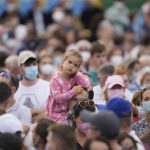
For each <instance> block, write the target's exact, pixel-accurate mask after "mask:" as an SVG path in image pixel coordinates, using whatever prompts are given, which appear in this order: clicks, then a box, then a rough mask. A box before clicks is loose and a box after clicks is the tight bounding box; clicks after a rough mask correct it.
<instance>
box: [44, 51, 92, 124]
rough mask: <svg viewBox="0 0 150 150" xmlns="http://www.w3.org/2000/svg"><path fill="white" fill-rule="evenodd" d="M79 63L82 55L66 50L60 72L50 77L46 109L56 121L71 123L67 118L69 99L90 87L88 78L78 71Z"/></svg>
mask: <svg viewBox="0 0 150 150" xmlns="http://www.w3.org/2000/svg"><path fill="white" fill-rule="evenodd" d="M81 64H82V57H81V55H80V54H79V53H78V52H77V51H76V50H70V51H67V52H66V54H65V55H64V58H63V60H62V63H61V66H60V67H61V68H60V72H59V73H58V74H56V75H54V76H53V77H52V78H51V81H50V95H49V98H48V100H47V106H46V109H47V111H48V114H49V117H50V118H51V119H52V120H54V121H56V122H58V123H64V124H71V122H70V120H69V119H68V115H69V114H68V112H69V101H70V100H71V98H73V97H74V96H76V95H78V94H80V93H82V91H83V89H88V88H89V87H90V82H89V80H88V79H87V78H86V77H85V76H84V75H83V74H81V73H79V68H80V66H81Z"/></svg>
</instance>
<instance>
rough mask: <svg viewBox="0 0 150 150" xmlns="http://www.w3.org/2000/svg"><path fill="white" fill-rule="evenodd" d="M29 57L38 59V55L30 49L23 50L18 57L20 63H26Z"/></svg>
mask: <svg viewBox="0 0 150 150" xmlns="http://www.w3.org/2000/svg"><path fill="white" fill-rule="evenodd" d="M29 58H34V59H37V58H36V55H35V54H34V53H33V52H31V51H29V50H25V51H23V52H21V53H20V54H19V57H18V61H19V65H21V64H24V63H25V62H26V61H27V60H28V59H29Z"/></svg>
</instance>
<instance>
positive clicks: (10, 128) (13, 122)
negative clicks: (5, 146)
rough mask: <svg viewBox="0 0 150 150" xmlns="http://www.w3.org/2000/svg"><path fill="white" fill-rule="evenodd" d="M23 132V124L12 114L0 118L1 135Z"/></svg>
mask: <svg viewBox="0 0 150 150" xmlns="http://www.w3.org/2000/svg"><path fill="white" fill-rule="evenodd" d="M18 131H21V132H23V126H22V123H21V122H20V121H19V120H18V119H17V118H16V117H15V116H14V115H11V114H4V115H2V116H0V132H1V133H11V134H15V133H16V132H18Z"/></svg>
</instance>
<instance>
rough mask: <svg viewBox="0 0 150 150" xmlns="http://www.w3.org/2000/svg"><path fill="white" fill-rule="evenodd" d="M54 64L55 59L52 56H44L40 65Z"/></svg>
mask: <svg viewBox="0 0 150 150" xmlns="http://www.w3.org/2000/svg"><path fill="white" fill-rule="evenodd" d="M45 64H53V60H52V59H51V58H50V57H44V58H42V59H41V62H40V65H45Z"/></svg>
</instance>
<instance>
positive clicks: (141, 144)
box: [129, 130, 145, 150]
mask: <svg viewBox="0 0 150 150" xmlns="http://www.w3.org/2000/svg"><path fill="white" fill-rule="evenodd" d="M129 135H130V136H131V137H132V138H134V140H135V141H137V150H145V148H144V146H143V143H142V142H141V140H140V138H139V137H138V136H137V135H136V134H135V131H134V130H131V131H130V133H129Z"/></svg>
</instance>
